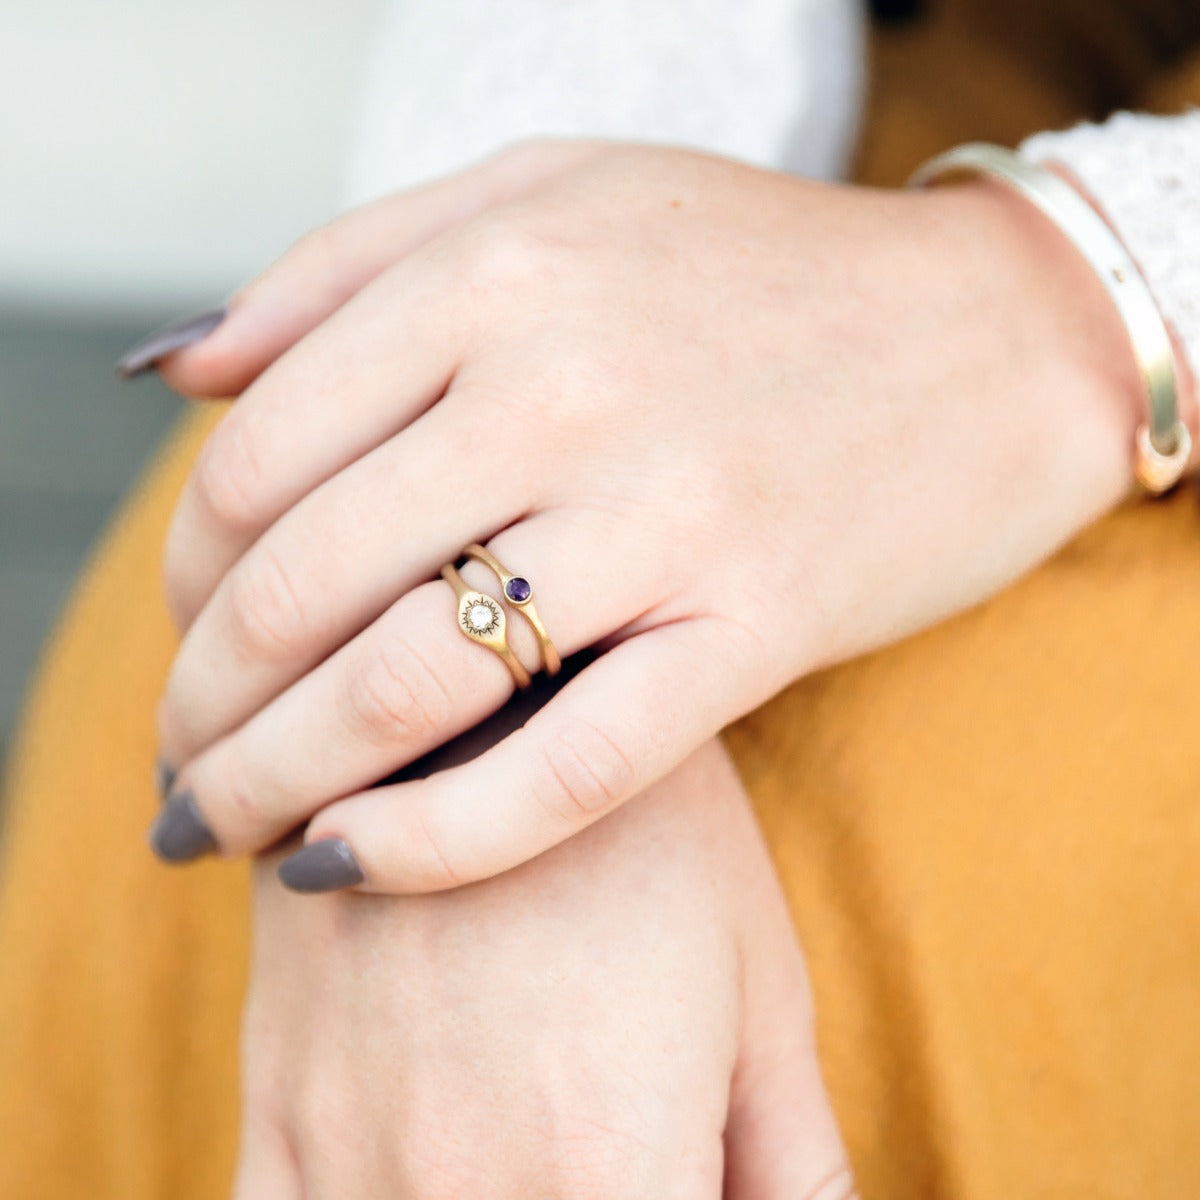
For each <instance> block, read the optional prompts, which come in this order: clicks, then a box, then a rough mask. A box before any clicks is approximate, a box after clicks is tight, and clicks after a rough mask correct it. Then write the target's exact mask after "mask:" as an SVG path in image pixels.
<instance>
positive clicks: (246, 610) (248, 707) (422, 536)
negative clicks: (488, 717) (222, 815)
mask: <svg viewBox="0 0 1200 1200" xmlns="http://www.w3.org/2000/svg"><path fill="white" fill-rule="evenodd" d="M469 409H470V402H469V400H467V399H465V398H463V397H461V396H454V395H451V396H448V397H447V398H446V400H445V401H443V403H441V404H439V405H437V406H435V407H434V408H433V409H431V410H430V411H429V412H427V413H425V414H424V415H423V416H421V417H420V418H419V419H418V420H417V421H416V423H415V424H414V425H412V426H411V427H410V428H409V429H407V430H406V431H405V432H404V434H403V435H402V436H400V437H397V438H393V439H390V440H389V441H388V442H387V443H385V444H384V445H383V446H380V447H379V448H378V449H376V450H375V451H373V452H372V453H370V454H368V455H366V456H365V457H364V458H362V459H360V460H359V461H358V462H356V463H353V464H352V465H351V466H349V467H347V468H346V469H345V470H344V471H341V472H339V473H338V474H337V475H336V476H334V478H333V479H330V480H329V481H327V482H326V483H324V484H322V485H321V486H320V487H318V488H317V489H316V490H315V491H313V492H312V493H310V494H309V495H308V496H306V497H304V499H303V500H301V501H300V503H299V504H297V505H296V506H295V507H294V508H293V509H291V511H289V512H288V513H287V514H286V515H285V516H284V517H283V518H282V519H281V520H280V521H278V522H277V523H276V524H275V525H274V526H273V527H272V528H271V529H270V530H268V531H267V533H265V534H264V535H263V536H262V537H261V538H260V539H259V540H258V542H256V543H255V545H254V546H253V547H251V548H250V549H249V550H248V551H247V552H246V553H245V554H244V555H243V556H242V557H241V558H240V559H239V560H238V561H237V562H236V563H234V565H233V566H232V567H230V569H229V571H228V572H227V573H226V574H225V576H224V577H223V578H222V579H221V581H220V583H219V584H218V586H217V587H216V589H215V591H214V592H213V594H212V595H211V597H210V598H209V599H208V602H207V603H206V604H205V606H204V607H203V609H202V610H201V612H200V614H199V616H198V617H197V618H196V620H195V621H194V622H193V623H192V625H191V627H190V628H189V629H188V631H187V634H186V636H185V637H184V639H183V642H182V644H181V645H180V648H179V651H178V653H177V655H176V658H175V662H174V664H173V665H172V668H171V672H170V675H169V676H168V679H167V683H166V687H165V689H164V694H163V699H162V702H161V704H160V708H159V738H160V753H161V755H162V757H163V759H164V760H165V761H166V762H168V763H170V764H171V765H172V766H173V767H176V768H178V767H180V766H182V765H183V764H184V763H185V762H187V761H188V760H189V759H190V758H192V757H193V756H194V755H196V754H197V753H198V752H200V751H201V750H203V749H204V748H205V747H207V746H209V745H210V744H211V743H212V742H214V741H215V740H216V739H217V738H218V737H220V736H222V735H224V734H226V733H229V732H231V731H232V730H233V729H235V728H236V727H237V726H239V725H240V724H241V723H242V722H243V721H245V720H246V719H247V718H248V717H250V716H251V715H252V714H253V713H255V712H256V711H257V710H258V709H260V708H261V707H262V706H263V705H264V704H266V703H267V702H268V701H270V700H271V699H273V698H274V697H275V696H277V695H279V694H280V693H281V692H282V691H283V690H284V689H285V688H287V687H288V686H289V685H290V684H292V683H294V682H295V681H296V680H297V679H299V678H301V677H302V676H303V675H304V674H305V673H306V672H307V671H309V670H310V669H311V668H312V667H313V666H315V665H316V664H317V663H319V662H321V661H322V660H323V659H325V658H326V657H327V656H328V655H329V654H330V653H331V652H332V651H333V650H334V649H335V648H336V647H338V646H341V645H343V644H345V643H346V642H347V641H348V640H350V639H351V638H352V637H353V636H354V635H355V634H357V633H358V632H359V631H360V630H362V629H364V628H365V627H366V626H368V625H369V624H370V623H371V622H372V621H373V620H374V619H375V618H377V617H378V616H379V615H380V614H381V613H382V612H384V610H385V609H387V608H388V607H389V605H391V604H392V603H393V602H394V601H395V599H396V597H398V596H402V595H403V594H404V593H405V592H407V591H408V590H409V589H411V588H413V587H415V586H417V585H418V584H420V583H421V582H423V581H425V580H428V579H432V578H436V576H437V573H438V570H439V569H440V567H441V565H442V564H443V563H445V562H447V561H448V560H450V559H452V558H453V557H455V556H456V555H457V554H458V552H459V551H460V550H461V549H462V546H463V545H464V542H466V541H470V540H472V539H478V540H482V539H485V538H487V537H488V536H490V535H491V534H492V533H493V532H494V531H495V530H496V529H497V528H503V527H505V526H507V525H509V524H510V523H511V522H512V521H514V520H516V519H517V518H518V517H520V516H521V515H522V514H523V513H524V512H525V511H527V509H528V507H529V504H530V492H529V490H528V484H529V480H528V476H526V475H525V474H523V473H521V472H513V471H511V470H510V469H509V467H508V464H509V462H510V461H511V456H510V455H508V454H505V453H497V452H496V449H497V447H498V446H499V447H501V448H503V446H504V444H505V443H504V431H503V430H502V429H495V428H489V429H488V430H486V431H484V430H482V429H481V428H480V427H479V425H478V424H477V423H476V422H475V421H474V420H473V419H472V416H471V414H470V411H469ZM483 438H487V439H488V440H489V441H490V446H489V447H488V450H490V451H491V452H484V447H483V446H481V444H480V443H481V439H483ZM448 462H450V463H463V464H467V463H469V464H471V471H470V480H469V483H467V484H465V485H464V484H463V483H462V482H460V481H459V480H457V479H454V478H448V477H447V475H446V471H445V464H446V463H448ZM442 587H443V589H445V590H446V591H448V590H449V589H448V588H445V585H444V584H443V585H442ZM436 627H437V622H435V624H434V628H436Z"/></svg>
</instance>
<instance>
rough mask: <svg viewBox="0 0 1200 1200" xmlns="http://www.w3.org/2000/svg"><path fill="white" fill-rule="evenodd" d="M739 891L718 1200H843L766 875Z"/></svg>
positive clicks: (788, 928) (786, 938) (821, 1085)
mask: <svg viewBox="0 0 1200 1200" xmlns="http://www.w3.org/2000/svg"><path fill="white" fill-rule="evenodd" d="M763 860H764V861H763V869H762V870H760V871H759V872H757V873H756V875H755V876H754V878H753V880H751V881H748V887H747V889H746V892H747V898H748V900H749V904H750V909H749V911H750V913H751V915H752V918H753V920H752V921H751V922H750V923H749V929H750V933H749V936H748V938H747V941H746V942H745V943H744V946H743V1012H742V1038H741V1043H740V1046H739V1051H738V1058H737V1062H736V1064H735V1067H734V1072H733V1078H732V1081H731V1085H730V1098H729V1114H728V1119H727V1121H726V1126H725V1193H724V1194H725V1200H851V1198H852V1197H855V1196H856V1195H857V1191H856V1188H855V1183H854V1176H853V1173H852V1171H851V1168H850V1160H849V1158H848V1157H847V1154H846V1147H845V1144H844V1143H843V1141H842V1137H841V1134H840V1132H839V1130H838V1126H837V1121H836V1119H835V1117H834V1113H833V1107H832V1105H831V1103H830V1099H829V1093H828V1092H827V1090H826V1088H825V1082H824V1080H823V1079H822V1078H821V1067H820V1063H819V1061H818V1059H817V1048H816V1042H815V1038H814V1033H815V1030H814V1025H813V1002H812V994H811V990H810V987H809V982H808V974H807V971H806V969H805V965H804V958H803V956H802V954H801V952H800V947H799V946H798V945H797V943H796V937H795V933H794V931H793V928H792V923H791V919H790V917H789V914H788V911H787V908H786V905H785V903H784V900H783V896H782V894H781V893H780V891H779V887H778V884H777V882H776V879H775V874H774V871H773V870H772V869H771V865H770V862H769V860H768V859H767V855H766V853H765V849H764V853H763Z"/></svg>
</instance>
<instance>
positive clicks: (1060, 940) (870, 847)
mask: <svg viewBox="0 0 1200 1200" xmlns="http://www.w3.org/2000/svg"><path fill="white" fill-rule="evenodd" d="M212 419H213V418H212V417H211V415H205V414H200V415H196V416H193V417H192V418H190V419H189V422H188V423H187V425H186V426H185V428H184V429H183V431H182V432H181V434H180V437H179V439H178V440H177V442H176V443H175V444H174V445H173V446H172V447H171V448H169V449H168V451H167V452H166V453H165V454H164V455H163V457H162V458H161V460H160V462H159V463H158V464H157V466H156V467H155V469H154V471H153V472H152V473H151V475H150V477H149V478H148V479H147V481H146V482H145V484H144V485H143V487H142V488H141V489H140V491H139V493H138V494H137V495H136V496H135V498H134V499H133V500H132V501H131V503H130V505H129V507H128V508H127V510H126V512H125V514H124V516H123V517H122V519H121V520H120V521H119V522H118V523H117V525H116V526H115V527H114V529H113V531H112V533H111V534H110V536H109V538H108V539H107V541H106V543H105V545H104V546H103V548H102V549H101V551H100V552H99V554H98V555H97V557H96V559H95V560H94V561H93V563H92V564H91V566H90V567H89V569H88V571H87V572H86V574H85V577H84V579H83V580H82V582H81V584H80V587H79V589H78V591H77V594H76V596H75V599H74V600H73V602H72V604H71V606H70V608H69V610H68V612H67V613H66V615H65V616H64V619H63V621H62V622H61V624H60V627H59V629H58V631H57V633H56V635H55V637H54V638H53V640H52V643H51V645H50V647H49V648H48V651H47V655H46V658H45V661H44V664H43V668H42V671H41V673H40V677H39V680H38V682H37V685H36V687H35V689H34V691H33V693H32V695H31V699H30V705H29V709H28V712H27V716H26V720H25V723H24V729H23V733H22V734H21V736H20V738H19V742H18V745H17V746H16V747H15V750H14V755H13V760H12V763H11V768H10V774H9V779H8V796H9V806H10V808H9V819H8V822H7V828H6V834H5V857H4V860H3V875H2V876H0V889H2V890H0V960H2V961H3V962H4V970H3V972H2V973H0V1129H4V1130H5V1131H6V1132H8V1133H9V1135H10V1136H9V1139H8V1140H10V1141H11V1142H12V1145H11V1146H6V1147H5V1154H4V1155H0V1194H3V1195H20V1196H39V1197H42V1196H44V1197H48V1198H49V1197H58V1196H63V1197H66V1196H68V1195H71V1196H74V1195H78V1194H83V1193H86V1194H89V1195H91V1196H94V1197H98V1198H101V1200H102V1198H103V1197H106V1196H112V1197H118V1196H119V1197H121V1200H138V1197H141V1196H146V1197H149V1196H152V1195H160V1194H169V1195H171V1196H173V1197H182V1198H185V1200H186V1198H190V1197H195V1198H196V1200H200V1198H201V1197H204V1198H208V1197H218V1196H223V1195H224V1194H225V1185H226V1180H227V1178H228V1174H229V1172H230V1170H231V1167H232V1161H233V1156H234V1150H235V1147H234V1139H235V1136H236V1128H237V1112H236V1106H235V1104H234V1102H233V1097H234V1096H235V1095H236V1037H237V1024H238V1018H239V1012H240V1004H241V996H242V989H243V987H244V981H245V970H246V967H245V963H246V956H247V945H248V928H247V915H246V914H247V903H246V902H247V894H248V893H247V875H246V872H245V870H244V868H243V867H241V866H230V865H227V864H215V863H208V864H204V865H201V866H196V867H189V868H187V869H186V870H183V871H175V872H167V871H164V870H163V869H162V868H161V867H159V866H158V865H157V864H156V863H155V862H154V861H153V860H152V859H151V857H150V855H149V854H148V853H147V852H146V850H145V847H144V842H143V835H144V830H145V827H146V825H147V824H148V823H149V820H150V818H151V816H152V814H153V811H154V806H155V804H156V800H155V797H154V795H153V789H152V784H151V762H152V756H153V705H154V700H155V698H156V696H157V693H158V690H159V687H160V685H161V683H162V680H163V678H164V677H165V673H166V670H167V667H168V664H169V662H170V658H171V655H172V653H173V648H174V637H173V635H172V632H171V628H170V625H169V622H168V620H167V617H166V613H165V610H164V608H163V604H162V600H161V595H160V588H159V582H158V581H159V562H158V559H159V548H160V545H161V542H162V536H163V533H164V530H165V524H166V520H167V517H168V515H169V511H170V507H171V503H172V499H173V497H174V495H175V493H176V492H177V490H178V488H179V486H180V484H181V483H182V480H183V477H184V474H185V473H186V470H187V467H188V464H189V463H190V461H191V458H192V456H193V455H194V453H195V450H196V448H197V447H198V445H199V442H200V440H201V439H202V437H203V435H204V433H205V431H206V429H207V428H208V427H209V425H210V424H211V421H212ZM1198 534H1200V513H1198V511H1197V508H1196V502H1195V497H1194V495H1193V493H1192V492H1190V491H1188V492H1181V493H1180V494H1178V495H1176V496H1175V497H1173V498H1171V499H1169V500H1167V501H1166V502H1164V503H1161V504H1157V505H1134V504H1131V505H1128V506H1126V507H1124V508H1122V509H1120V510H1118V511H1117V512H1116V513H1114V514H1112V515H1111V516H1110V517H1109V518H1107V519H1106V520H1105V521H1103V522H1101V523H1100V524H1099V525H1097V526H1096V527H1094V528H1093V529H1091V530H1089V531H1088V532H1087V533H1086V534H1084V535H1083V536H1082V537H1080V538H1079V539H1077V540H1076V541H1075V542H1074V543H1072V544H1071V545H1070V546H1069V547H1067V548H1066V549H1065V550H1063V551H1062V552H1061V553H1060V554H1059V555H1058V556H1057V557H1056V558H1055V559H1054V560H1052V561H1051V562H1050V563H1047V564H1046V565H1045V566H1043V567H1042V568H1041V569H1039V570H1038V571H1037V572H1035V573H1034V574H1033V575H1031V576H1030V577H1028V578H1027V579H1026V580H1024V581H1022V582H1021V583H1020V584H1018V585H1017V586H1015V587H1013V588H1010V589H1008V590H1007V591H1006V592H1004V593H1003V594H1002V595H1001V596H999V597H997V598H996V599H994V600H993V601H991V602H990V603H988V604H986V605H984V606H983V607H981V608H979V609H977V610H975V611H973V612H971V613H968V614H965V615H964V616H962V617H959V618H957V619H955V620H954V621H951V622H948V623H946V624H944V625H942V626H940V627H938V628H937V629H935V630H932V631H929V632H928V633H926V634H923V635H921V636H919V637H916V638H911V639H909V640H907V641H905V642H904V643H902V644H900V645H898V646H894V647H890V648H889V649H887V650H885V651H882V652H880V653H877V654H874V655H871V656H868V657H866V658H863V659H860V660H858V661H856V662H853V663H849V664H845V665H843V666H841V667H838V668H836V669H833V670H830V671H825V672H822V673H821V674H819V675H817V676H814V677H812V678H810V679H807V680H804V681H802V682H801V683H799V684H797V685H796V686H795V687H793V688H791V689H790V690H789V691H788V692H786V693H785V694H784V695H782V696H780V697H779V698H778V699H777V700H775V701H774V702H773V703H772V704H770V705H768V706H766V707H765V708H763V709H761V710H760V711H759V712H757V713H755V714H753V715H752V716H750V717H748V718H746V719H745V720H744V721H742V722H740V723H739V724H738V725H737V726H735V727H734V728H733V729H731V730H730V731H729V732H728V734H727V741H728V744H729V746H730V748H731V749H732V751H733V753H734V756H735V758H736V759H737V761H738V764H739V767H740V769H741V771H742V774H743V777H744V779H745V780H746V782H747V785H748V787H749V788H750V791H751V794H752V795H753V797H754V799H755V802H756V805H757V807H758V810H759V815H760V819H761V821H762V824H763V828H764V830H765V832H766V834H767V838H768V842H769V844H770V846H771V849H772V852H773V854H774V857H775V861H776V865H777V868H778V870H779V872H780V875H781V877H782V879H783V882H784V885H785V890H786V892H787V894H788V897H789V900H790V902H791V904H792V909H793V914H794V917H795V920H796V923H797V927H798V928H799V930H800V933H801V937H802V940H803V942H804V945H805V950H806V952H807V955H808V957H809V959H810V962H811V966H812V974H813V981H814V988H815V991H816V995H817V1011H818V1023H819V1027H820V1038H821V1046H822V1055H823V1061H824V1063H825V1068H826V1072H827V1074H828V1077H829V1082H830V1086H831V1091H832V1093H833V1097H834V1102H835V1106H836V1108H837V1110H838V1114H839V1117H840V1119H841V1121H842V1123H843V1126H844V1129H845V1132H846V1135H847V1139H848V1142H849V1145H850V1148H851V1154H852V1157H853V1158H854V1160H855V1162H856V1165H857V1167H858V1171H859V1175H860V1180H861V1183H862V1186H863V1191H864V1194H867V1195H871V1194H886V1195H889V1196H907V1195H911V1196H914V1197H915V1196H928V1195H933V1194H953V1195H956V1196H963V1197H977V1196H978V1197H982V1196H991V1195H1000V1194H1002V1193H1004V1194H1021V1195H1029V1194H1036V1193H1038V1192H1045V1193H1047V1194H1049V1193H1053V1194H1056V1195H1066V1194H1073V1193H1074V1194H1084V1193H1086V1194H1089V1195H1105V1194H1112V1195H1114V1196H1115V1195H1127V1194H1137V1193H1140V1194H1154V1195H1166V1194H1172V1193H1178V1192H1181V1191H1183V1190H1186V1186H1185V1181H1187V1180H1191V1179H1194V1178H1195V1176H1196V1175H1197V1174H1200V1139H1197V1138H1196V1137H1195V1132H1196V1130H1197V1129H1200V1100H1198V1099H1197V1097H1196V1093H1195V1089H1194V1087H1193V1085H1192V1078H1191V1075H1190V1074H1189V1072H1188V1069H1187V1064H1188V1063H1189V1062H1195V1061H1196V1059H1197V1057H1200V1025H1198V1024H1197V1022H1196V1021H1195V1020H1194V1012H1195V998H1196V995H1197V994H1198V993H1200V965H1197V964H1200V883H1198V882H1197V879H1196V873H1195V872H1194V870H1193V869H1192V868H1193V866H1194V863H1195V862H1196V861H1197V858H1198V851H1200V806H1198V805H1197V803H1196V800H1195V796H1196V793H1197V790H1198V789H1197V786H1196V785H1197V783H1198V782H1200V738H1197V737H1196V736H1195V729H1196V720H1195V717H1196V712H1197V705H1196V704H1195V703H1192V702H1191V699H1190V698H1191V695H1192V692H1191V687H1190V685H1191V684H1192V680H1191V679H1190V678H1189V677H1188V676H1189V674H1191V673H1192V672H1193V671H1194V667H1193V666H1192V664H1194V663H1195V662H1197V661H1200V622H1197V621H1196V619H1195V613H1196V612H1197V611H1198V609H1200V555H1197V553H1196V541H1197V535H1198ZM35 1097H36V1100H35V1099H34V1098H35ZM14 1135H15V1136H14Z"/></svg>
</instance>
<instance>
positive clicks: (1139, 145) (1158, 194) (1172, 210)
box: [1021, 110, 1200, 375]
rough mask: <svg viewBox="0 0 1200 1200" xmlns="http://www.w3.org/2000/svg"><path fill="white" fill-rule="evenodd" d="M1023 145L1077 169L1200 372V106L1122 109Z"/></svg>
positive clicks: (1031, 153)
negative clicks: (1140, 111) (1180, 110)
mask: <svg viewBox="0 0 1200 1200" xmlns="http://www.w3.org/2000/svg"><path fill="white" fill-rule="evenodd" d="M1021 153H1022V154H1023V155H1024V156H1025V157H1026V158H1030V159H1033V160H1034V161H1038V162H1046V161H1053V162H1058V163H1062V165H1063V166H1065V167H1066V168H1067V169H1068V170H1069V171H1071V172H1072V173H1073V174H1074V175H1075V177H1076V178H1077V179H1078V180H1079V182H1080V183H1081V184H1082V185H1083V187H1084V188H1085V189H1086V191H1087V192H1088V194H1089V196H1090V197H1091V199H1092V200H1093V201H1095V203H1096V204H1097V205H1098V206H1099V207H1100V208H1101V209H1102V210H1103V212H1104V214H1105V216H1106V217H1107V218H1108V220H1109V222H1110V224H1111V225H1112V226H1113V228H1114V229H1115V230H1116V231H1117V233H1118V234H1119V235H1120V237H1121V240H1122V241H1123V242H1124V243H1125V246H1126V248H1127V249H1128V250H1129V253H1130V254H1131V255H1132V256H1133V259H1134V260H1135V261H1136V262H1137V263H1138V264H1139V266H1140V267H1141V269H1142V273H1143V274H1144V275H1145V277H1146V282H1147V283H1148V284H1149V285H1150V290H1151V291H1152V292H1153V293H1154V296H1155V299H1156V300H1157V301H1158V305H1159V308H1160V309H1161V311H1162V314H1163V316H1164V317H1165V318H1166V320H1167V321H1168V322H1169V323H1170V324H1171V326H1172V327H1173V328H1174V330H1175V333H1176V335H1177V336H1178V338H1179V340H1180V342H1181V344H1182V346H1183V349H1184V352H1185V353H1186V354H1187V356H1188V360H1189V363H1190V365H1191V367H1192V370H1193V372H1194V373H1196V374H1197V375H1200V110H1194V111H1192V112H1188V113H1185V114H1183V115H1182V116H1177V117H1151V116H1143V115H1137V114H1134V113H1118V114H1117V115H1116V116H1114V117H1111V118H1110V119H1109V120H1108V121H1106V122H1105V123H1104V124H1103V125H1077V126H1076V127H1075V128H1074V129H1067V130H1064V131H1063V132H1061V133H1039V134H1037V135H1036V136H1035V137H1032V138H1030V139H1029V140H1028V141H1026V142H1025V143H1024V144H1023V145H1022V146H1021Z"/></svg>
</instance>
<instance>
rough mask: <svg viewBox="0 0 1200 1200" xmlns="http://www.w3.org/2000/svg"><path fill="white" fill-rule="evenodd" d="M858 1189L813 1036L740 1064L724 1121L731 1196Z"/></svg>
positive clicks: (753, 1198)
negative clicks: (825, 1084)
mask: <svg viewBox="0 0 1200 1200" xmlns="http://www.w3.org/2000/svg"><path fill="white" fill-rule="evenodd" d="M856 1195H857V1192H856V1190H855V1186H854V1176H853V1174H852V1172H851V1169H850V1162H849V1159H848V1158H847V1157H846V1149H845V1146H844V1145H843V1143H842V1138H841V1135H840V1134H839V1132H838V1127H837V1122H836V1121H835V1120H834V1115H833V1109H832V1107H831V1106H830V1103H829V1096H828V1094H827V1093H826V1091H825V1086H824V1083H823V1082H822V1080H821V1074H820V1070H819V1068H818V1065H817V1057H816V1052H815V1048H814V1047H813V1046H812V1044H811V1042H810V1043H808V1044H807V1045H799V1044H797V1045H796V1046H794V1047H792V1048H790V1049H781V1052H777V1053H776V1054H773V1055H772V1056H771V1057H770V1058H769V1059H767V1058H764V1059H760V1060H759V1061H757V1062H754V1063H752V1064H751V1063H743V1064H740V1065H739V1069H738V1071H737V1073H736V1075H735V1076H734V1081H733V1095H732V1097H731V1101H730V1110H729V1120H728V1123H727V1125H726V1129H725V1196H726V1198H727V1200H851V1198H853V1197H855V1196H856Z"/></svg>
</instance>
